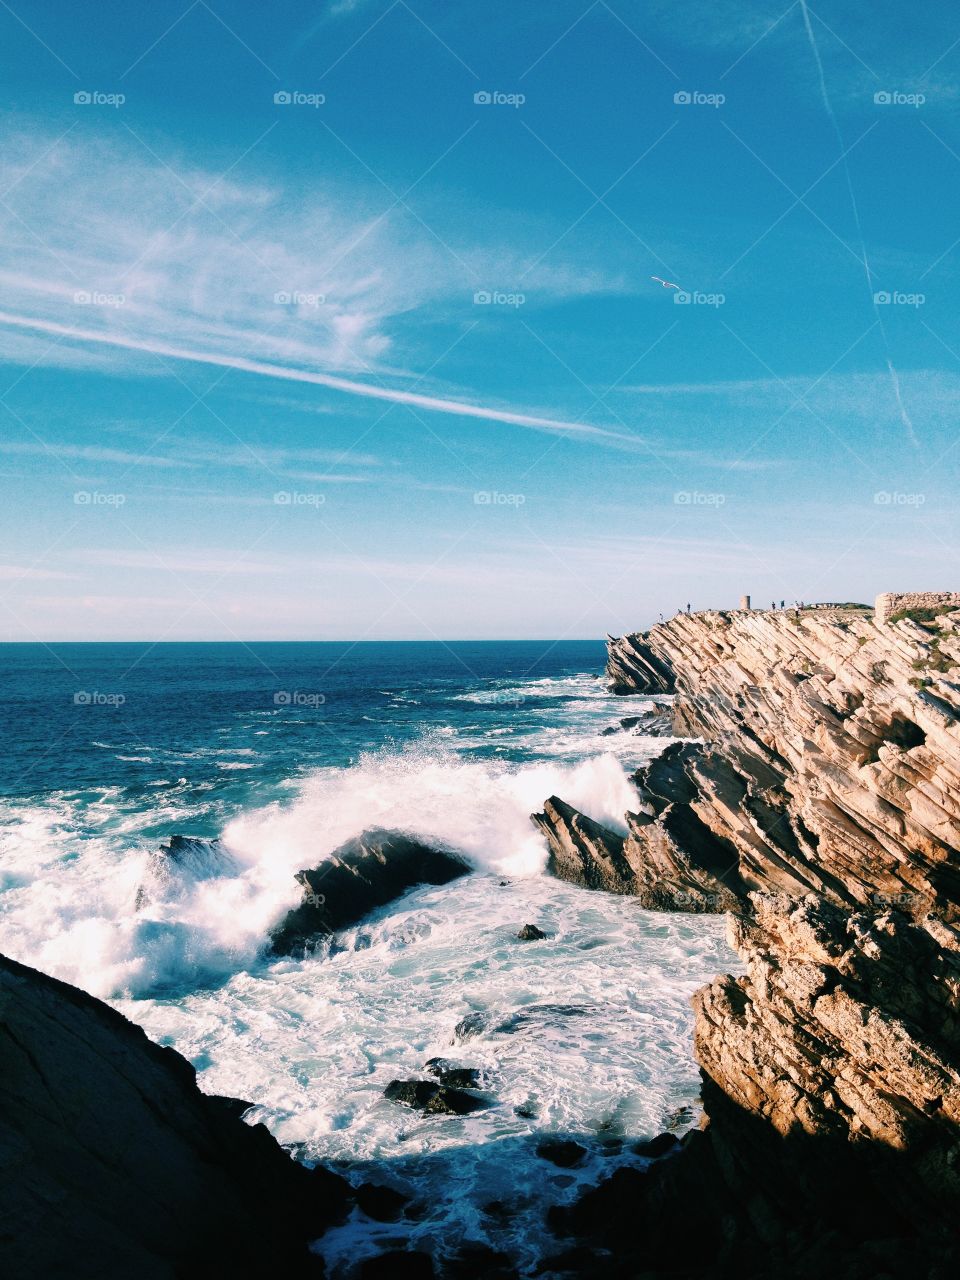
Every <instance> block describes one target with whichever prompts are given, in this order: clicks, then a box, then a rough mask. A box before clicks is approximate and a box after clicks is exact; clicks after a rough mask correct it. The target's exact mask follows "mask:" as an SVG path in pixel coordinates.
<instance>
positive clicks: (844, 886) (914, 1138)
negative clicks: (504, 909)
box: [535, 608, 960, 1277]
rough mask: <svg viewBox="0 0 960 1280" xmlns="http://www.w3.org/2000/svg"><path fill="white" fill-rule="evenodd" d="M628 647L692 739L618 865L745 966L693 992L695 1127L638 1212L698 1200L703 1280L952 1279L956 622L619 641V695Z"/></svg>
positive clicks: (958, 737)
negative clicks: (726, 934) (708, 917)
mask: <svg viewBox="0 0 960 1280" xmlns="http://www.w3.org/2000/svg"><path fill="white" fill-rule="evenodd" d="M931 615H932V616H931ZM639 645H642V646H643V651H644V652H646V651H647V650H649V653H650V654H651V655H652V657H653V659H655V661H656V664H658V667H657V670H658V671H659V669H661V668H663V667H669V669H670V670H671V671H672V673H673V676H674V680H675V687H676V691H677V702H676V709H675V727H676V731H677V732H678V733H679V734H681V735H683V736H685V737H689V738H697V739H701V740H702V741H700V742H687V743H682V744H674V745H673V746H672V747H671V748H670V749H669V751H668V752H667V753H666V755H665V756H664V757H663V758H662V760H661V761H655V762H654V763H653V764H652V765H650V766H649V767H647V768H646V769H644V770H642V771H640V773H639V774H638V776H637V779H636V781H637V783H638V793H639V799H638V812H637V813H636V814H629V815H627V826H628V829H629V835H628V837H627V838H626V840H624V841H623V844H622V856H623V858H624V859H625V860H626V861H627V862H628V863H629V865H630V869H631V873H632V875H633V876H634V878H635V882H636V886H637V888H636V890H635V891H636V892H638V893H639V894H640V896H641V897H644V898H645V900H646V902H647V904H648V905H658V903H657V902H656V901H655V898H656V894H657V892H658V889H659V888H660V887H663V890H664V894H663V900H662V904H659V905H663V906H665V907H667V908H668V909H669V908H673V909H677V908H679V909H690V906H694V907H695V909H703V905H702V898H704V897H705V898H706V900H707V904H708V905H712V906H714V907H716V908H717V909H721V910H727V909H728V910H730V911H731V913H732V914H731V936H732V941H733V944H734V946H735V947H736V949H737V951H738V952H739V954H740V956H741V958H742V959H743V961H744V963H745V966H746V972H745V974H744V975H743V976H741V977H736V978H735V977H731V976H726V977H721V978H718V979H717V980H716V981H715V982H713V983H712V984H711V985H710V986H708V987H706V988H704V989H702V990H701V991H700V992H698V994H697V996H696V998H695V1010H696V1054H697V1058H698V1060H699V1062H700V1065H701V1067H702V1072H703V1081H704V1095H703V1096H704V1105H705V1110H706V1113H707V1119H708V1124H707V1127H706V1133H705V1134H704V1135H696V1137H697V1139H698V1140H697V1141H691V1142H690V1143H688V1144H687V1145H686V1148H685V1150H684V1151H683V1152H682V1153H681V1155H680V1156H678V1157H676V1158H672V1159H670V1160H667V1161H664V1162H662V1163H661V1165H660V1166H658V1170H657V1172H656V1173H655V1174H651V1176H650V1177H649V1178H647V1179H646V1180H645V1181H644V1182H643V1184H642V1187H643V1189H642V1192H640V1191H637V1192H636V1194H635V1195H634V1202H635V1205H636V1213H637V1215H638V1217H637V1221H642V1220H643V1215H644V1214H645V1213H648V1212H649V1214H650V1215H651V1217H650V1222H651V1225H654V1224H655V1223H656V1222H659V1223H661V1224H664V1223H666V1224H669V1223H670V1222H677V1221H678V1219H677V1213H678V1212H679V1211H680V1204H681V1202H682V1201H684V1200H686V1201H687V1202H689V1199H690V1197H692V1196H695V1197H696V1198H697V1200H698V1207H697V1210H696V1215H697V1220H698V1222H699V1227H698V1241H699V1243H698V1245H697V1251H698V1252H697V1256H696V1257H693V1255H692V1254H689V1253H688V1255H687V1261H688V1262H690V1263H691V1264H693V1263H696V1264H697V1265H698V1266H700V1267H701V1268H703V1269H705V1270H706V1271H707V1272H710V1271H711V1269H713V1268H717V1269H718V1272H717V1273H718V1274H724V1273H726V1272H727V1271H728V1270H729V1269H731V1268H732V1269H735V1270H738V1271H739V1273H740V1274H756V1275H760V1274H768V1273H770V1274H772V1273H773V1272H774V1271H777V1270H779V1271H780V1272H781V1273H784V1274H793V1273H796V1274H824V1275H829V1274H839V1272H838V1271H837V1270H836V1268H837V1267H838V1266H841V1265H842V1267H843V1268H845V1269H847V1272H848V1274H862V1275H864V1276H869V1275H879V1274H890V1275H898V1276H899V1275H904V1276H907V1275H911V1276H913V1275H929V1276H931V1277H933V1276H944V1277H946V1276H947V1275H950V1274H956V1273H958V1271H960V1254H958V1252H957V1235H956V1233H957V1229H958V1224H960V1216H958V1210H960V1003H958V995H960V879H958V876H960V665H958V663H960V611H952V612H951V611H950V610H949V609H948V608H941V609H940V610H927V611H924V612H920V613H917V614H915V615H914V616H911V615H910V613H909V612H908V613H907V614H906V615H905V616H902V617H901V616H899V615H898V614H897V613H896V612H894V613H893V614H891V615H889V616H888V617H887V620H886V621H881V622H877V621H875V620H874V618H873V617H872V616H871V615H870V614H869V613H865V612H864V611H863V610H849V611H845V610H842V609H833V610H819V611H818V610H804V611H801V612H799V613H794V612H793V611H786V612H778V613H770V614H767V613H751V612H737V613H720V612H716V613H714V612H708V613H701V614H694V615H690V616H679V617H677V618H675V619H673V620H672V621H670V622H668V623H665V624H662V625H660V626H657V627H654V628H653V629H652V630H651V631H650V632H649V633H647V635H645V636H644V637H623V638H621V639H619V640H616V641H612V642H611V645H610V651H611V675H612V677H613V678H614V679H615V680H617V681H619V682H621V684H622V683H623V681H624V680H625V679H626V678H627V674H626V673H627V664H628V660H629V661H630V662H633V654H634V653H635V652H636V649H637V647H638V646H639ZM651 665H652V664H650V663H648V662H646V660H645V661H644V663H643V664H634V671H635V677H634V679H635V684H634V688H635V691H636V692H639V693H648V692H650V691H651V688H652V687H654V686H652V685H651V682H650V679H649V676H648V671H647V668H648V667H649V666H651ZM656 678H657V680H658V681H659V680H660V678H661V677H660V675H659V674H658V675H657V677H656ZM656 687H659V685H657V686H656ZM545 812H546V813H547V815H548V816H550V817H551V819H552V820H551V823H550V826H549V829H548V827H546V826H545V825H544V822H543V815H537V816H535V821H537V822H538V824H539V825H540V826H541V827H542V828H543V829H545V830H547V834H548V836H549V838H550V840H551V845H552V846H553V845H556V846H557V847H559V846H560V845H561V844H562V843H563V842H564V841H567V842H568V843H569V844H570V845H573V837H572V836H571V835H569V833H571V832H573V833H576V834H577V835H578V837H579V841H580V843H579V845H577V846H576V854H577V857H578V858H579V859H580V861H581V862H583V861H584V860H588V861H589V860H590V859H591V858H592V859H594V860H596V861H597V862H600V861H601V860H602V859H605V858H609V851H608V848H607V843H608V840H607V837H606V836H605V837H604V839H603V840H598V839H597V836H596V832H595V831H593V830H592V829H591V828H590V827H589V826H588V825H586V824H587V823H588V822H589V820H585V819H583V817H582V815H577V814H576V812H575V811H572V812H571V811H568V810H564V809H562V808H561V807H560V806H559V805H558V804H557V802H556V801H553V802H552V804H551V806H548V807H547V809H546V811H545ZM609 834H612V833H608V835H609ZM585 836H586V837H588V838H587V839H586V840H585V838H584V837H585ZM555 861H558V859H555ZM571 878H573V877H571ZM585 879H586V878H585V877H583V878H581V880H580V882H581V883H584V882H585ZM621 891H623V890H621ZM685 893H688V894H691V895H693V901H692V902H691V903H689V904H685V903H684V894H685ZM698 895H699V896H698ZM621 1181H622V1180H621ZM606 1194H607V1195H608V1197H612V1199H611V1200H609V1202H608V1203H607V1204H606V1209H603V1208H602V1202H603V1197H602V1195H601V1206H600V1207H598V1205H597V1204H596V1203H593V1202H591V1204H588V1205H587V1207H586V1209H584V1210H583V1212H582V1213H581V1221H580V1224H579V1228H578V1226H577V1222H576V1221H574V1220H573V1219H570V1220H568V1221H567V1222H566V1223H565V1224H561V1225H562V1226H563V1228H564V1229H567V1230H573V1231H574V1232H575V1233H576V1232H577V1231H578V1230H579V1231H580V1233H581V1234H587V1235H590V1231H589V1230H587V1229H586V1228H585V1227H584V1223H583V1220H582V1219H583V1218H584V1215H585V1216H586V1218H587V1219H588V1220H590V1219H591V1215H593V1218H594V1219H596V1221H597V1222H600V1223H601V1226H600V1227H599V1228H596V1230H594V1231H593V1235H594V1237H595V1240H594V1243H595V1244H596V1243H599V1244H600V1245H606V1246H607V1247H617V1248H620V1246H621V1245H623V1242H622V1241H619V1243H618V1240H617V1233H616V1230H615V1229H614V1225H613V1224H614V1219H615V1217H616V1215H615V1214H613V1217H611V1214H612V1213H613V1210H612V1208H611V1206H612V1205H613V1204H614V1203H615V1202H616V1197H617V1196H618V1195H619V1196H621V1197H622V1196H623V1188H622V1187H619V1188H617V1187H613V1186H609V1187H608V1191H607V1193H606ZM631 1194H633V1193H631ZM627 1198H628V1199H629V1197H627ZM641 1200H642V1201H643V1205H641V1204H640V1201H641ZM644 1206H645V1207H644ZM604 1214H606V1217H605V1216H604ZM574 1217H575V1215H574ZM623 1247H624V1249H625V1252H623V1250H621V1252H622V1254H623V1257H624V1258H628V1257H630V1256H632V1255H631V1251H630V1249H629V1248H627V1246H625V1245H624V1246H623ZM598 1256H599V1255H598ZM635 1264H636V1259H634V1261H633V1262H632V1263H631V1262H627V1261H624V1262H623V1265H624V1266H626V1267H627V1272H623V1274H627V1273H628V1272H629V1266H630V1265H635ZM650 1264H651V1258H650V1256H648V1257H647V1259H646V1265H647V1266H650ZM656 1265H658V1266H663V1267H664V1268H665V1269H669V1267H668V1266H667V1263H666V1261H665V1260H663V1259H660V1260H659V1261H658V1262H657V1264H656ZM615 1273H616V1272H615Z"/></svg>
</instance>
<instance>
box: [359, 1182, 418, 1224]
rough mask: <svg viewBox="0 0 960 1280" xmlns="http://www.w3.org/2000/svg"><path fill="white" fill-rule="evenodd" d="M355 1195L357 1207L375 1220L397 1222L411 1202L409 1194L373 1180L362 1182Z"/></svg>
mask: <svg viewBox="0 0 960 1280" xmlns="http://www.w3.org/2000/svg"><path fill="white" fill-rule="evenodd" d="M355 1195H356V1200H357V1207H358V1208H359V1209H360V1210H361V1212H362V1213H365V1214H366V1215H367V1217H368V1218H373V1219H374V1221H375V1222H396V1221H397V1219H398V1218H399V1217H400V1216H401V1215H402V1214H403V1211H404V1209H405V1208H406V1207H407V1205H408V1204H410V1197H409V1196H405V1195H404V1194H403V1193H402V1192H400V1191H395V1190H394V1189H393V1187H384V1186H380V1185H378V1184H377V1183H373V1182H362V1183H361V1184H360V1186H359V1187H357V1189H356V1192H355Z"/></svg>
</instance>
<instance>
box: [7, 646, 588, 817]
mask: <svg viewBox="0 0 960 1280" xmlns="http://www.w3.org/2000/svg"><path fill="white" fill-rule="evenodd" d="M604 659H605V650H604V646H603V644H602V643H601V642H599V641H593V640H574V641H571V640H564V641H558V642H556V643H550V642H546V641H487V642H480V641H477V642H473V641H471V642H457V643H452V644H445V643H439V642H410V643H401V642H369V643H368V642H364V643H346V642H328V643H323V642H318V643H313V642H304V643H253V644H236V643H224V644H219V643H214V644H154V645H146V644H54V645H42V644H3V645H0V735H2V740H3V742H4V743H5V744H6V750H5V751H4V752H3V754H2V756H0V794H4V795H23V794H30V793H37V792H41V791H43V790H46V789H56V790H70V789H74V788H76V789H82V788H86V787H91V786H93V787H96V786H111V787H112V786H120V787H134V788H135V787H137V786H139V785H142V784H143V783H144V781H145V778H146V775H147V774H149V775H150V781H151V782H152V781H153V780H154V778H155V774H156V770H155V769H151V768H149V767H147V766H148V764H150V765H153V764H162V765H163V766H165V767H167V768H173V767H175V766H177V765H178V762H179V764H182V765H183V770H182V772H183V773H186V774H187V775H188V781H189V782H192V783H197V784H203V785H208V784H210V783H214V784H216V786H217V787H218V789H222V791H223V793H224V797H225V798H226V797H228V796H229V795H230V794H231V793H236V794H237V795H238V796H239V794H240V793H241V792H242V793H243V795H244V801H245V802H247V801H249V800H251V799H255V798H256V797H255V792H256V789H257V788H258V787H260V786H263V785H269V784H271V783H272V782H273V781H274V780H275V779H276V778H277V777H289V776H290V775H291V774H293V773H295V772H301V771H303V770H306V769H309V768H315V767H318V766H321V765H337V766H340V767H345V766H347V765H349V764H351V763H353V762H354V761H355V760H356V758H357V756H358V755H359V753H361V752H363V751H365V750H370V749H371V748H379V747H381V746H383V744H384V743H385V742H388V741H393V742H396V743H398V744H401V743H403V742H407V741H410V740H411V739H413V738H415V737H417V736H419V735H422V734H423V733H424V732H425V731H428V730H430V729H438V728H441V727H444V726H448V725H452V726H453V727H454V728H457V727H459V726H461V725H463V724H466V723H471V724H475V725H479V726H480V727H481V731H482V727H483V726H485V725H488V724H489V725H490V726H491V727H495V726H496V725H497V724H499V723H501V722H502V721H503V719H504V716H505V714H508V715H509V719H510V722H511V724H513V725H515V726H516V728H517V730H518V731H519V738H520V741H522V739H523V736H524V735H523V729H524V727H528V728H535V727H537V726H538V724H539V723H540V722H542V720H543V716H544V713H545V712H548V711H553V712H555V711H556V709H557V699H556V697H555V696H552V697H550V696H547V697H544V696H538V691H537V689H536V687H529V686H532V685H535V682H536V681H538V680H543V679H557V678H562V677H565V676H571V675H575V674H578V673H586V674H593V675H599V674H600V673H601V672H602V670H603V663H604ZM521 684H522V685H524V686H526V687H525V688H524V689H523V690H521V691H520V692H511V689H514V690H515V689H516V687H517V686H518V685H521ZM499 689H503V690H504V693H503V698H502V700H499V701H498V700H496V697H495V695H496V692H497V691H498V690H499ZM484 691H487V692H489V693H491V695H494V698H493V700H492V701H490V702H476V703H469V702H468V703H464V702H462V701H457V700H456V698H457V697H458V695H463V694H468V695H469V694H471V693H478V692H480V693H482V692H484ZM255 735H259V736H255ZM265 739H266V740H265ZM213 745H215V746H216V747H217V748H218V749H219V750H220V751H221V752H226V753H228V752H229V750H230V749H231V748H235V749H240V750H243V751H249V750H251V749H252V748H256V755H255V756H254V757H251V760H250V761H249V762H252V763H253V765H254V768H253V769H251V770H248V771H245V774H246V776H245V777H244V778H243V779H242V781H239V782H238V781H237V780H236V779H229V778H225V777H224V771H223V769H222V768H221V767H220V766H221V765H222V764H223V760H224V756H223V755H220V756H219V757H217V756H213V755H210V754H208V753H209V751H210V748H211V746H213ZM498 745H500V746H504V752H502V753H501V754H505V756H506V758H511V759H519V758H521V756H522V755H523V754H524V753H525V752H526V751H527V750H528V749H529V744H527V745H526V746H521V745H519V743H518V745H516V746H514V745H513V744H512V743H511V744H498ZM474 749H475V750H477V751H480V752H482V751H483V750H485V749H486V750H489V749H490V748H489V746H488V747H486V748H485V747H484V744H483V743H482V742H480V743H478V744H477V745H476V747H475V748H474ZM131 756H132V757H136V758H135V759H129V758H127V759H124V758H123V757H131ZM178 776H180V775H179V774H178Z"/></svg>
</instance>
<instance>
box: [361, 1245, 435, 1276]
mask: <svg viewBox="0 0 960 1280" xmlns="http://www.w3.org/2000/svg"><path fill="white" fill-rule="evenodd" d="M436 1274H437V1273H436V1271H435V1270H434V1267H433V1259H432V1258H431V1257H430V1255H429V1254H428V1253H422V1252H420V1251H419V1250H416V1249H390V1250H388V1251H387V1252H386V1253H378V1254H377V1256H376V1257H375V1258H367V1259H366V1261H364V1262H361V1263H360V1269H359V1276H360V1280H434V1276H435V1275H436Z"/></svg>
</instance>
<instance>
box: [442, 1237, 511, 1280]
mask: <svg viewBox="0 0 960 1280" xmlns="http://www.w3.org/2000/svg"><path fill="white" fill-rule="evenodd" d="M443 1274H444V1280H516V1278H517V1276H518V1272H517V1269H516V1267H514V1265H513V1263H512V1262H511V1261H510V1258H509V1256H508V1255H507V1254H505V1253H501V1252H500V1251H499V1250H497V1249H492V1248H491V1247H490V1245H487V1244H475V1243H473V1242H469V1243H465V1244H463V1245H461V1247H460V1248H459V1249H458V1250H457V1252H456V1254H454V1256H453V1258H452V1259H451V1260H450V1262H448V1263H447V1265H446V1267H445V1268H444V1272H443Z"/></svg>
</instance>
